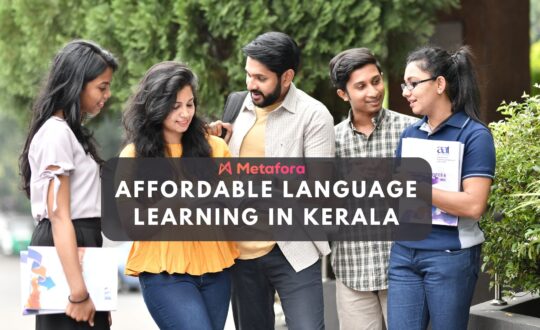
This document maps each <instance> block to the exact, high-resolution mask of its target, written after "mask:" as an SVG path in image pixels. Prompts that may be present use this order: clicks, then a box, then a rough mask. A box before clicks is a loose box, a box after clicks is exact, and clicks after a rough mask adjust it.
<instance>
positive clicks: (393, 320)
mask: <svg viewBox="0 0 540 330" xmlns="http://www.w3.org/2000/svg"><path fill="white" fill-rule="evenodd" d="M480 252H481V245H476V246H473V247H471V248H467V249H462V250H457V251H430V250H419V249H410V248H407V247H405V246H403V245H400V244H399V243H395V244H394V245H393V247H392V251H391V253H390V267H389V270H388V329H389V330H398V329H407V330H417V329H418V330H420V329H426V328H427V325H428V322H429V320H430V319H431V325H432V328H433V329H435V330H442V329H448V330H459V329H464V330H465V329H467V323H468V320H469V308H470V306H471V299H472V296H473V292H474V288H475V285H476V280H477V279H478V271H479V268H480Z"/></svg>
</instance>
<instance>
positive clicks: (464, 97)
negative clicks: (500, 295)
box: [388, 47, 495, 330]
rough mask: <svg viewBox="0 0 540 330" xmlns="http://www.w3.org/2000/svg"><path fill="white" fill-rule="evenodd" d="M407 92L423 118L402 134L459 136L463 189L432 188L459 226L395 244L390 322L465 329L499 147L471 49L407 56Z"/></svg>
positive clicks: (434, 201)
mask: <svg viewBox="0 0 540 330" xmlns="http://www.w3.org/2000/svg"><path fill="white" fill-rule="evenodd" d="M404 80H405V82H404V83H403V84H402V85H401V86H402V89H403V97H405V98H406V99H407V101H408V102H409V105H410V107H411V109H412V111H413V113H414V114H416V115H422V116H424V118H423V119H422V120H420V121H418V122H417V123H416V124H413V125H412V126H410V127H409V128H407V129H405V131H404V132H403V134H402V136H401V139H400V143H399V145H398V148H397V156H398V157H401V146H402V143H401V142H402V141H403V139H404V138H417V139H426V140H437V141H457V142H458V143H460V144H462V146H463V150H464V152H463V160H462V168H461V190H460V191H457V192H452V191H444V190H441V189H436V188H433V189H432V204H433V206H435V207H437V208H439V209H441V210H442V211H444V212H446V213H448V214H451V215H454V216H457V217H459V218H458V225H457V227H453V226H442V225H433V226H432V230H431V232H430V234H429V235H428V236H427V238H425V239H423V240H420V241H398V242H395V243H394V245H393V247H392V250H391V253H390V266H389V271H388V276H389V288H388V326H389V329H390V330H394V329H407V330H415V329H426V327H427V325H428V322H429V321H430V320H431V325H432V327H433V329H437V330H439V329H452V330H459V329H467V322H468V318H469V308H470V304H471V299H472V295H473V292H474V288H475V285H476V280H477V278H478V271H479V268H480V252H481V245H482V242H483V241H484V235H483V233H482V231H481V230H480V227H479V226H478V221H479V220H480V218H481V216H482V214H483V213H484V211H485V209H486V206H487V199H488V195H489V191H490V186H491V182H492V180H493V177H494V174H495V147H494V143H493V137H492V136H491V133H490V131H489V129H488V128H487V127H486V126H485V125H484V124H483V123H482V122H481V121H480V118H479V117H480V116H479V112H480V111H479V109H480V96H479V89H478V83H477V79H476V75H475V70H474V66H473V62H472V54H471V52H470V50H469V49H468V48H467V47H462V48H461V49H459V50H458V51H457V52H455V53H449V52H447V51H445V50H443V49H441V48H435V47H424V48H421V49H418V50H416V51H414V52H412V53H411V54H410V55H409V57H408V59H407V67H406V69H405V74H404Z"/></svg>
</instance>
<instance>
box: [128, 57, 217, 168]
mask: <svg viewBox="0 0 540 330" xmlns="http://www.w3.org/2000/svg"><path fill="white" fill-rule="evenodd" d="M186 86H189V87H191V90H192V91H193V96H194V105H195V113H194V114H193V118H192V119H191V123H190V125H189V127H188V129H187V130H186V132H184V134H182V138H181V141H178V143H181V144H182V150H183V151H182V157H210V155H211V148H210V145H209V143H208V141H207V139H206V137H207V133H206V129H205V123H204V122H203V121H202V120H201V119H199V118H198V117H197V111H196V110H197V77H196V76H195V74H194V73H193V72H192V71H191V70H190V69H189V68H188V67H187V66H186V65H184V64H182V63H179V62H173V61H167V62H161V63H158V64H156V65H154V66H152V67H151V68H150V69H149V70H148V72H146V74H145V76H144V77H143V78H142V80H141V81H140V83H139V86H138V89H137V91H136V92H135V94H134V95H133V96H132V97H131V98H130V100H129V102H128V105H127V107H126V109H125V111H124V114H123V118H122V122H123V124H124V128H125V131H126V137H125V143H126V144H128V143H133V144H134V145H135V152H136V156H137V157H165V156H166V155H165V141H164V138H163V122H164V121H165V118H167V116H168V115H169V113H170V112H171V111H172V110H173V106H174V103H175V102H176V95H177V93H178V91H180V90H181V89H182V88H184V87H186Z"/></svg>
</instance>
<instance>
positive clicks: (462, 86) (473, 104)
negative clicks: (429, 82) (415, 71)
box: [407, 46, 482, 123]
mask: <svg viewBox="0 0 540 330" xmlns="http://www.w3.org/2000/svg"><path fill="white" fill-rule="evenodd" d="M411 62H417V63H418V67H419V68H420V69H421V70H424V71H427V72H429V73H430V74H431V76H432V77H439V76H442V77H444V78H445V79H446V82H447V84H446V94H447V95H448V98H449V99H450V101H451V102H452V113H454V112H458V111H465V113H466V114H467V115H468V116H469V117H471V118H472V119H473V120H475V121H477V122H480V123H482V121H481V120H480V90H479V88H478V83H477V81H478V79H477V77H476V72H475V70H474V65H473V55H472V52H471V50H470V49H469V47H467V46H463V47H461V48H460V49H458V50H457V51H456V52H454V53H449V52H447V51H446V50H444V49H442V48H439V47H422V48H420V49H417V50H415V51H414V52H412V53H411V54H409V56H408V57H407V64H409V63H411Z"/></svg>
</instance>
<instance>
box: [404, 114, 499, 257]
mask: <svg viewBox="0 0 540 330" xmlns="http://www.w3.org/2000/svg"><path fill="white" fill-rule="evenodd" d="M403 138H417V139H426V140H439V141H459V142H461V143H462V144H463V145H464V151H463V163H462V169H461V180H462V181H463V180H464V179H466V178H470V177H487V178H492V179H493V178H494V176H495V145H494V143H493V136H492V135H491V133H490V131H489V129H488V128H487V127H485V126H484V125H482V124H481V123H479V122H477V121H475V120H472V119H471V118H470V117H469V116H468V115H467V114H466V113H465V112H463V111H459V112H456V113H454V114H452V116H450V117H449V118H448V119H447V120H446V121H445V122H443V123H442V124H441V125H440V126H439V127H438V128H437V130H435V131H434V132H431V130H430V128H429V125H428V124H427V117H424V118H423V119H422V120H419V121H418V122H416V123H415V124H413V125H411V126H409V127H408V128H407V129H405V130H404V131H403V133H402V134H401V138H400V141H399V144H398V147H397V150H396V156H397V157H398V158H400V157H401V143H402V139H403ZM483 241H484V234H483V232H482V231H481V230H480V227H479V226H478V222H477V221H475V220H473V219H468V218H465V217H459V221H458V226H457V227H449V226H439V225H434V226H433V227H432V230H431V233H430V234H429V235H428V237H427V238H426V239H424V240H421V241H399V244H401V245H404V246H407V247H409V248H415V249H425V250H459V249H464V248H468V247H471V246H474V245H477V244H480V243H482V242H483Z"/></svg>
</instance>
